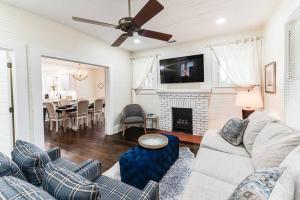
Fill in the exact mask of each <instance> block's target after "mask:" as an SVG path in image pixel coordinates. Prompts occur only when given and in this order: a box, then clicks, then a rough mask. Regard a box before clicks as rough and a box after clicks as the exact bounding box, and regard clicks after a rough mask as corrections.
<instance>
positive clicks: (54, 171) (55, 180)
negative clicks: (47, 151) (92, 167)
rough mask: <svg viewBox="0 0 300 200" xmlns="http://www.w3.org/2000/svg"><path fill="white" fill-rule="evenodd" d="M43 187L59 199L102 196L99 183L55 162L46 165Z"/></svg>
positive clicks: (98, 197)
mask: <svg viewBox="0 0 300 200" xmlns="http://www.w3.org/2000/svg"><path fill="white" fill-rule="evenodd" d="M43 188H44V190H45V191H47V192H48V193H49V194H51V195H52V196H53V197H54V198H56V199H58V200H64V199H95V200H98V199H99V200H100V198H101V194H100V188H99V186H98V185H97V184H95V183H92V182H90V181H88V180H87V179H85V178H83V177H82V176H80V175H78V174H75V173H73V172H71V171H68V170H66V169H64V168H62V167H59V166H57V165H55V164H53V163H48V164H47V166H46V167H45V173H44V177H43Z"/></svg>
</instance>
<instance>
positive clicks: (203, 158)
mask: <svg viewBox="0 0 300 200" xmlns="http://www.w3.org/2000/svg"><path fill="white" fill-rule="evenodd" d="M249 120H250V119H249ZM250 121H251V120H250ZM258 121H259V120H258ZM255 123H258V122H257V121H256V122H255ZM259 123H260V122H259ZM272 123H274V122H273V121H272ZM249 124H250V122H249ZM249 124H248V126H249ZM266 124H267V123H266ZM260 125H261V123H260V124H258V125H257V124H251V125H250V126H254V127H257V126H260ZM280 126H281V124H280ZM282 127H285V126H284V125H282ZM252 128H253V127H252ZM262 128H264V126H261V128H260V129H262ZM247 129H248V127H247ZM249 129H251V127H249ZM260 129H258V130H260ZM248 131H250V130H248ZM271 137H272V136H271ZM297 137H298V139H299V138H300V134H299V136H297ZM298 143H300V141H298ZM276 145H277V144H276ZM276 145H275V146H276ZM294 145H295V147H296V146H297V145H296V144H294ZM273 146H274V145H273ZM281 147H282V145H281ZM251 148H252V147H251ZM291 151H292V150H291ZM287 153H288V152H287ZM282 159H284V158H282ZM277 162H278V161H277ZM266 164H268V163H266ZM256 166H257V165H255V164H254V163H253V158H252V155H250V154H249V153H248V152H247V150H246V148H245V146H244V145H243V144H242V145H240V146H233V145H231V144H230V143H228V142H227V141H226V140H224V139H223V138H222V137H221V136H220V135H219V134H218V131H217V130H209V131H208V132H207V133H206V134H205V135H204V137H203V139H202V141H201V145H200V149H199V151H198V153H197V156H196V159H195V161H194V166H193V169H192V173H191V176H190V178H189V181H188V183H187V186H186V188H185V191H184V195H183V200H227V199H228V198H229V197H230V196H231V195H232V193H233V192H234V190H235V189H236V188H237V186H238V185H239V183H240V182H241V181H242V180H243V179H245V178H246V177H247V176H248V175H249V174H251V173H252V172H253V171H255V167H256Z"/></svg>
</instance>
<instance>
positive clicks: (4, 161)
mask: <svg viewBox="0 0 300 200" xmlns="http://www.w3.org/2000/svg"><path fill="white" fill-rule="evenodd" d="M2 176H14V177H16V178H19V179H21V180H24V181H26V178H25V176H24V174H23V173H22V171H21V170H20V168H19V167H18V165H17V164H16V163H15V162H14V161H12V160H11V159H10V158H9V157H7V156H6V155H4V154H3V153H1V152H0V177H2Z"/></svg>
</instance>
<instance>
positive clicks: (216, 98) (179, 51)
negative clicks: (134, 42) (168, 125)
mask: <svg viewBox="0 0 300 200" xmlns="http://www.w3.org/2000/svg"><path fill="white" fill-rule="evenodd" d="M259 35H261V31H260V30H251V31H247V32H242V33H237V34H231V35H225V36H222V37H216V38H208V39H206V40H199V41H193V42H189V43H184V44H174V45H171V46H168V47H163V48H157V49H152V50H145V51H141V52H137V53H133V55H132V56H133V57H139V56H145V55H153V54H158V55H159V57H160V59H165V58H172V57H180V56H186V55H195V54H204V59H205V61H204V62H205V72H204V73H205V82H204V83H188V84H164V85H161V84H159V85H158V87H159V88H160V89H211V88H213V87H214V84H213V81H212V79H213V80H215V77H214V76H216V75H217V74H216V72H215V71H214V72H212V65H213V64H212V62H214V61H213V60H212V59H211V58H212V55H211V51H210V49H209V48H208V45H214V44H219V43H223V42H231V41H235V40H239V39H245V38H248V37H253V36H259ZM237 90H238V89H235V88H231V89H216V90H213V91H212V92H213V93H212V95H211V98H210V108H209V109H210V110H209V128H211V129H212V128H220V127H221V126H222V125H224V123H225V122H226V121H227V120H228V119H229V118H232V117H241V108H238V107H236V106H235V96H236V91H237ZM133 99H134V102H136V103H139V104H141V105H142V106H143V107H144V109H145V110H146V112H149V113H155V114H159V99H158V96H157V95H156V94H155V91H143V90H140V91H138V92H137V95H136V96H134V98H133Z"/></svg>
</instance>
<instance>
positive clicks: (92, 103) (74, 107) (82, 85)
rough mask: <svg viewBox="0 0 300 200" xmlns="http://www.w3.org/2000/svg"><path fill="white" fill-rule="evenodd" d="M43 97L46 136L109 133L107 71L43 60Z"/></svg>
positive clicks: (82, 64)
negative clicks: (95, 132)
mask: <svg viewBox="0 0 300 200" xmlns="http://www.w3.org/2000/svg"><path fill="white" fill-rule="evenodd" d="M41 63H42V95H43V119H44V129H45V138H46V133H51V134H55V133H56V134H59V133H65V134H68V133H72V132H80V131H88V130H89V129H94V128H96V127H97V128H99V127H100V128H101V130H104V129H105V127H104V126H105V97H106V84H105V75H106V72H105V70H106V68H105V67H101V66H95V65H90V64H84V63H78V62H73V61H66V60H60V59H54V58H49V57H42V62H41Z"/></svg>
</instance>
